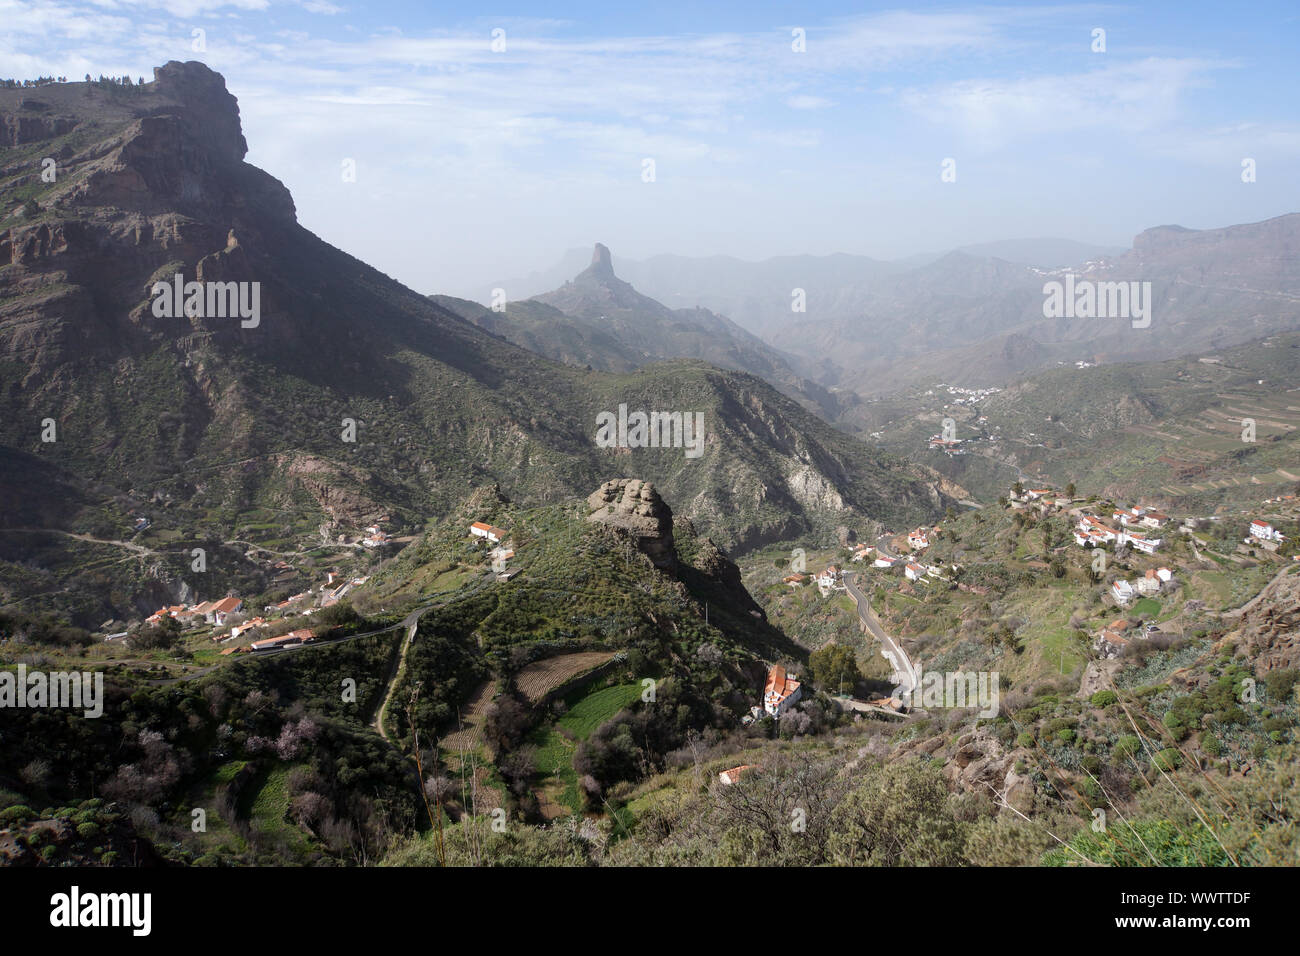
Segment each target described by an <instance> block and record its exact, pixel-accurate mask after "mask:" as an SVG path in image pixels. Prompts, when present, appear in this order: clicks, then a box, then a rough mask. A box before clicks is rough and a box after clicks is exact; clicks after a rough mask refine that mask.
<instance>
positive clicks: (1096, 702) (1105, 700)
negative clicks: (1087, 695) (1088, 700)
mask: <svg viewBox="0 0 1300 956" xmlns="http://www.w3.org/2000/svg"><path fill="white" fill-rule="evenodd" d="M1117 700H1119V695H1118V694H1116V693H1115V692H1114V691H1113V690H1099V691H1097V693H1095V694H1093V695H1092V706H1094V707H1110V706H1111V705H1113V704H1114V703H1115V702H1116V701H1117Z"/></svg>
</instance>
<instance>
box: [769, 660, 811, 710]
mask: <svg viewBox="0 0 1300 956" xmlns="http://www.w3.org/2000/svg"><path fill="white" fill-rule="evenodd" d="M802 693H803V691H802V689H801V685H800V684H799V682H798V681H797V680H795V679H794V678H792V677H790V676H789V675H788V674H786V672H785V668H784V667H782V666H781V665H780V664H775V665H773V666H772V668H771V669H770V670H769V671H768V672H767V684H766V685H764V687H763V709H764V710H765V711H767V712H768V713H769V714H771V715H772V716H773V717H780V716H781V715H782V714H784V713H785V712H786V711H787V710H789V709H790V708H791V707H793V706H794V705H795V704H797V703H798V702H799V697H800V695H801V694H802Z"/></svg>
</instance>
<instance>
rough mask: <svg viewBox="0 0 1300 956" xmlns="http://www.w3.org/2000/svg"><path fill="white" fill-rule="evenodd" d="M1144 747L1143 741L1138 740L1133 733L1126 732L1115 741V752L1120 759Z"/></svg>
mask: <svg viewBox="0 0 1300 956" xmlns="http://www.w3.org/2000/svg"><path fill="white" fill-rule="evenodd" d="M1141 747H1142V741H1140V740H1138V739H1137V737H1135V736H1134V735H1133V734H1124V735H1123V736H1122V737H1120V738H1119V740H1117V741H1115V749H1114V754H1115V756H1116V757H1117V758H1119V759H1127V758H1129V757H1131V756H1133V754H1135V753H1137V752H1138V750H1139V749H1140V748H1141Z"/></svg>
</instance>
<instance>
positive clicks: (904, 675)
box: [844, 571, 917, 704]
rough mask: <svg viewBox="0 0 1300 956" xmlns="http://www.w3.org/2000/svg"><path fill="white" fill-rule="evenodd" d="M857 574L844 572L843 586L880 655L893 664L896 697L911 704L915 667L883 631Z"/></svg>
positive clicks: (903, 651)
mask: <svg viewBox="0 0 1300 956" xmlns="http://www.w3.org/2000/svg"><path fill="white" fill-rule="evenodd" d="M857 576H858V575H857V572H856V571H846V572H844V587H845V588H847V589H848V592H849V597H851V598H852V599H853V603H854V604H855V605H856V606H857V609H858V620H859V621H861V622H862V627H863V628H864V629H865V630H866V631H867V632H868V633H869V634H871V636H872V637H874V638H875V639H876V640H878V641H879V642H880V647H881V651H880V654H881V656H882V657H884V658H885V659H886V660H888V661H889V663H890V664H891V665H893V668H894V676H893V681H894V686H895V687H896V688H898V695H897V696H898V698H899V699H901V700H902V702H903V703H904V704H911V700H912V691H914V690H915V689H916V685H917V677H916V668H915V667H913V666H912V659H911V658H910V657H908V656H907V652H906V651H905V650H903V646H902V644H900V643H899V642H898V641H896V640H895V639H894V638H893V637H891V636H890V635H889V634H887V633H885V629H884V627H883V626H881V623H880V619H879V618H877V617H876V615H875V613H874V612H873V611H872V610H871V603H870V602H869V601H868V600H867V596H866V595H865V594H863V593H862V590H861V589H860V588H859V587H858V582H857Z"/></svg>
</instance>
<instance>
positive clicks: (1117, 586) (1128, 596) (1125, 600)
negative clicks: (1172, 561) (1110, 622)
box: [1110, 568, 1174, 607]
mask: <svg viewBox="0 0 1300 956" xmlns="http://www.w3.org/2000/svg"><path fill="white" fill-rule="evenodd" d="M1173 583H1174V572H1173V571H1171V570H1169V568H1150V569H1148V570H1147V571H1146V572H1145V573H1143V574H1142V575H1141V576H1139V577H1137V578H1133V579H1127V580H1126V579H1123V578H1121V579H1119V580H1116V581H1115V582H1114V583H1113V584H1111V586H1110V596H1111V597H1112V598H1114V600H1115V603H1116V604H1118V605H1119V606H1120V607H1125V606H1127V605H1128V604H1130V603H1131V602H1132V601H1133V600H1134V599H1135V598H1137V597H1139V596H1141V597H1151V596H1152V595H1155V594H1159V593H1160V592H1161V591H1162V590H1164V589H1165V587H1166V585H1172V584H1173Z"/></svg>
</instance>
